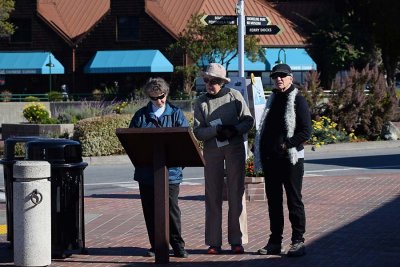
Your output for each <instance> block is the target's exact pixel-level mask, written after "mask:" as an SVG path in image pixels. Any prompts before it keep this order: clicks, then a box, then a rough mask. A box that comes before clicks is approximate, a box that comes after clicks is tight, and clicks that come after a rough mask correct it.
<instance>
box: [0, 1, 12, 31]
mask: <svg viewBox="0 0 400 267" xmlns="http://www.w3.org/2000/svg"><path fill="white" fill-rule="evenodd" d="M14 4H15V3H14V0H0V38H2V37H7V36H10V35H11V34H13V33H14V26H13V25H12V24H11V23H10V22H8V19H9V18H10V13H11V12H12V11H13V10H14Z"/></svg>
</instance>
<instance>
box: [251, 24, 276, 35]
mask: <svg viewBox="0 0 400 267" xmlns="http://www.w3.org/2000/svg"><path fill="white" fill-rule="evenodd" d="M280 31H281V29H280V28H279V27H278V26H277V25H266V26H247V27H246V35H256V34H278V33H279V32H280Z"/></svg>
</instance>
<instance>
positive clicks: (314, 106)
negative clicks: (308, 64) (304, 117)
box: [302, 71, 325, 119]
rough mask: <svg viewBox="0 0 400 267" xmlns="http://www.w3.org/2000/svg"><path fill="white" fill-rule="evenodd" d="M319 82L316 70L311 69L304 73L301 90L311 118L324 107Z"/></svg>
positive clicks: (322, 91)
mask: <svg viewBox="0 0 400 267" xmlns="http://www.w3.org/2000/svg"><path fill="white" fill-rule="evenodd" d="M320 83H321V82H320V80H319V74H318V72H316V71H311V72H309V73H308V74H307V75H306V78H305V83H304V88H303V91H302V92H303V95H304V97H305V98H306V100H307V103H308V106H309V108H310V113H311V118H313V119H316V118H317V117H318V116H319V115H320V114H321V113H322V111H323V110H324V109H325V107H324V106H325V104H324V90H323V89H322V87H320Z"/></svg>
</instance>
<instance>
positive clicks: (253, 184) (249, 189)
mask: <svg viewBox="0 0 400 267" xmlns="http://www.w3.org/2000/svg"><path fill="white" fill-rule="evenodd" d="M244 190H245V194H246V196H245V197H246V200H247V201H265V200H266V196H265V183H264V177H245V180H244ZM222 194H223V195H222V198H223V200H224V201H226V200H228V191H227V188H226V179H225V183H224V188H223V191H222Z"/></svg>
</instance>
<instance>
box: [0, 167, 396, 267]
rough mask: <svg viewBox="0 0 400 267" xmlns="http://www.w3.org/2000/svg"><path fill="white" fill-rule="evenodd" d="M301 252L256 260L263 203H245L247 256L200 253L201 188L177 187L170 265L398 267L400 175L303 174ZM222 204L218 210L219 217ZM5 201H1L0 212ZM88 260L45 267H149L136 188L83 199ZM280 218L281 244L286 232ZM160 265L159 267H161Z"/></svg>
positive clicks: (3, 247)
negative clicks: (178, 221)
mask: <svg viewBox="0 0 400 267" xmlns="http://www.w3.org/2000/svg"><path fill="white" fill-rule="evenodd" d="M303 195H304V202H305V206H306V213H307V233H306V235H305V238H306V245H307V255H305V256H304V257H301V258H288V257H286V256H285V255H284V254H283V255H280V256H260V255H257V254H256V253H255V252H256V251H257V249H259V248H260V247H263V246H264V245H265V243H266V241H267V238H268V227H269V226H268V214H267V205H266V203H265V202H248V203H247V204H248V206H247V208H248V222H249V237H250V242H249V244H246V245H245V249H246V253H245V254H243V255H233V254H230V253H229V251H228V248H229V247H228V244H226V242H227V241H226V221H224V235H225V238H224V242H225V245H224V247H223V249H225V250H226V251H225V253H224V254H223V255H207V254H206V248H207V247H206V246H205V245H204V188H203V186H201V185H193V186H181V194H180V206H181V209H182V218H183V235H184V239H185V240H186V243H187V250H188V252H189V253H190V257H189V258H188V259H178V258H175V257H171V258H170V264H169V265H170V266H183V267H185V266H187V267H189V266H190V267H193V266H215V267H230V266H235V267H239V266H240V267H241V266H243V267H247V266H255V267H257V266H260V267H261V266H268V265H273V266H312V267H315V266H323V267H329V266H335V267H336V266H340V267H343V266H352V267H354V266H363V267H365V266H371V267H379V266H382V267H391V266H393V267H395V266H400V226H399V225H400V224H399V222H400V212H399V211H400V177H399V175H398V174H384V175H362V176H344V177H306V178H305V180H304V191H303ZM226 208H227V206H226V203H224V213H225V216H224V218H226V212H227V209H226ZM4 210H5V204H4V203H1V204H0V212H4ZM85 212H86V247H87V249H88V255H82V254H73V255H72V256H71V257H68V258H66V259H63V260H53V262H52V265H51V266H57V267H58V266H139V267H142V266H149V265H153V263H154V258H148V257H143V256H142V255H143V254H144V253H145V251H146V248H148V246H149V245H148V241H147V235H146V230H145V226H144V220H143V215H142V210H141V205H140V199H139V195H138V191H137V190H131V191H126V192H120V193H119V194H104V195H94V196H91V197H87V198H85ZM285 216H286V218H285V219H286V222H285V223H286V228H285V239H284V244H285V246H287V245H289V242H290V240H289V238H290V229H289V225H290V224H289V222H288V221H287V211H286V213H285ZM7 246H8V242H6V236H5V235H0V265H2V266H11V265H13V256H12V250H10V249H7ZM163 266H165V265H163Z"/></svg>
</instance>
